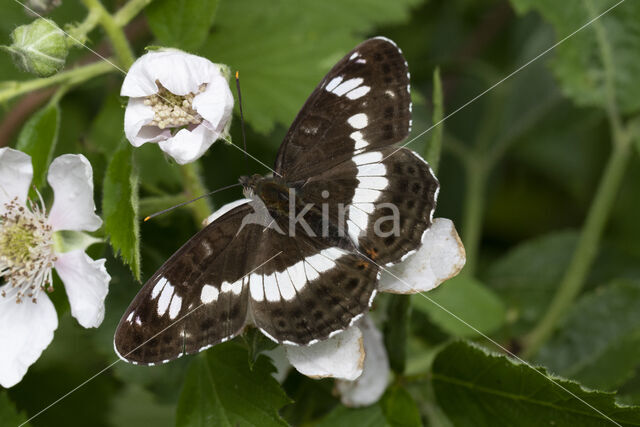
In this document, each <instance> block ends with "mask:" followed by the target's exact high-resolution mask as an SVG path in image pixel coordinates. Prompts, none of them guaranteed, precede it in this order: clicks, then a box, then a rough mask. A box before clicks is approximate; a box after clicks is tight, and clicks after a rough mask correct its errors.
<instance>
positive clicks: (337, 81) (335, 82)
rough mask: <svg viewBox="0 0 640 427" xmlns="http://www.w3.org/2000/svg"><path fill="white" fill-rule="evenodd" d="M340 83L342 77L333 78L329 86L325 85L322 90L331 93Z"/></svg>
mask: <svg viewBox="0 0 640 427" xmlns="http://www.w3.org/2000/svg"><path fill="white" fill-rule="evenodd" d="M341 81H342V76H338V77H334V78H333V79H332V80H331V81H330V82H329V84H327V87H325V88H324V89H325V90H326V91H327V92H331V91H332V90H333V89H335V87H336V86H338V85H339V84H340V82H341Z"/></svg>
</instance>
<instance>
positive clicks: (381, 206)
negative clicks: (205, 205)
mask: <svg viewBox="0 0 640 427" xmlns="http://www.w3.org/2000/svg"><path fill="white" fill-rule="evenodd" d="M410 117H411V100H410V93H409V74H408V68H407V63H406V61H405V60H404V57H403V56H402V53H401V52H400V50H399V49H398V47H397V46H396V45H395V44H394V43H393V42H391V41H390V40H388V39H384V38H374V39H370V40H367V41H365V42H364V43H362V44H360V45H359V46H357V47H356V48H355V49H354V50H353V51H351V52H350V53H348V54H347V55H346V56H345V57H344V58H343V59H342V60H340V61H339V62H338V63H337V64H336V65H335V66H334V67H333V69H332V70H331V71H330V72H329V73H328V74H327V76H326V77H325V78H324V79H323V80H322V81H321V82H320V84H319V85H318V87H317V88H316V89H315V90H314V91H313V93H312V94H311V96H310V97H309V99H308V100H307V102H306V103H305V105H304V106H303V107H302V109H301V111H300V113H299V114H298V116H297V117H296V119H295V120H294V122H293V124H292V126H291V128H290V130H289V132H288V133H287V135H286V136H285V138H284V141H283V143H282V145H281V147H280V150H279V152H278V155H277V158H276V163H275V173H274V176H273V177H271V176H268V177H262V176H260V175H251V176H248V177H242V178H241V179H240V182H241V183H242V185H243V187H244V194H245V197H246V199H243V200H239V201H237V202H234V203H232V204H230V205H228V206H227V207H225V208H222V209H220V210H219V211H218V212H216V214H215V219H214V220H213V222H212V223H210V224H209V225H208V226H207V227H206V228H204V229H203V230H201V231H200V232H198V233H197V234H196V235H195V236H193V237H192V238H191V239H190V240H189V241H188V242H187V243H185V245H184V246H183V247H182V248H180V249H179V250H178V251H177V252H176V253H175V254H174V255H173V256H172V257H171V258H169V260H167V262H166V263H165V264H164V265H163V266H162V267H161V268H160V269H159V270H158V271H157V272H156V273H155V274H154V275H153V276H152V277H151V278H150V279H149V280H148V282H147V283H146V284H145V285H144V287H143V288H142V290H141V291H140V292H139V293H138V295H137V296H136V298H135V299H134V301H133V302H132V303H131V305H130V307H129V308H128V309H127V311H126V312H125V314H124V315H123V317H122V320H121V321H120V324H119V325H118V330H117V331H116V336H115V349H116V352H117V353H118V354H119V355H120V357H122V358H123V359H124V360H127V361H129V362H132V363H141V364H155V363H159V362H166V361H169V360H172V359H175V358H176V357H179V356H181V355H183V354H185V353H196V352H198V351H202V350H204V349H206V348H209V347H211V346H212V345H215V344H217V343H220V342H224V341H226V340H228V339H230V338H233V337H234V336H236V335H238V334H240V333H241V332H242V330H243V328H244V327H245V326H246V325H249V324H250V325H254V326H256V327H257V328H259V329H260V330H261V331H262V332H263V333H264V334H265V335H267V336H268V337H270V338H271V339H273V340H274V341H277V342H279V343H285V344H295V345H308V344H312V343H314V342H317V341H318V340H323V339H326V338H328V337H331V336H333V335H334V334H336V333H338V332H340V331H342V330H344V329H346V328H348V327H350V326H351V325H352V324H353V323H354V322H356V321H357V320H358V319H359V318H360V317H361V316H362V315H363V314H364V313H365V312H366V311H367V310H368V309H369V308H370V306H371V302H372V301H373V298H374V296H375V294H376V287H377V282H378V278H379V276H380V273H381V271H382V268H383V267H384V266H385V265H391V264H394V263H397V262H400V261H402V260H403V259H405V258H406V257H407V256H409V255H410V254H411V253H413V252H415V251H416V249H417V248H418V247H419V246H420V245H421V243H422V240H423V237H424V235H425V232H426V230H427V229H428V227H429V226H430V225H431V222H432V218H433V212H434V209H435V204H436V198H437V195H438V189H439V185H438V181H437V179H436V178H435V176H434V175H433V173H432V171H431V169H430V167H429V166H428V164H427V163H426V162H425V161H424V160H422V159H421V158H420V157H419V156H418V155H417V154H415V153H413V152H412V151H410V150H407V149H405V148H396V147H394V144H396V143H398V142H400V141H402V140H403V139H405V138H406V137H407V135H408V134H409V129H410V125H411V118H410Z"/></svg>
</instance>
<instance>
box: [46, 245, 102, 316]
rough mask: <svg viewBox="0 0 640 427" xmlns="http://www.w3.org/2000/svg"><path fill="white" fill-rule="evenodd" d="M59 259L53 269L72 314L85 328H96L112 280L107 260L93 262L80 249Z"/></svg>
mask: <svg viewBox="0 0 640 427" xmlns="http://www.w3.org/2000/svg"><path fill="white" fill-rule="evenodd" d="M56 256H57V258H58V260H57V261H56V262H55V263H54V266H55V269H56V271H57V272H58V275H59V276H60V278H61V279H62V282H63V283H64V289H65V290H66V291H67V296H68V297H69V304H70V305H71V314H72V315H73V317H75V318H76V319H78V323H80V325H82V326H83V327H85V328H97V327H98V326H100V324H101V323H102V320H103V319H104V299H105V298H106V296H107V293H108V292H109V281H110V280H111V276H109V274H108V273H107V270H106V269H105V267H104V262H105V259H104V258H102V259H99V260H95V261H94V260H92V259H91V258H90V257H89V255H87V254H86V253H84V252H83V251H79V250H76V251H71V252H66V253H63V254H56Z"/></svg>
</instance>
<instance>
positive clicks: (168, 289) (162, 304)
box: [158, 282, 173, 316]
mask: <svg viewBox="0 0 640 427" xmlns="http://www.w3.org/2000/svg"><path fill="white" fill-rule="evenodd" d="M172 296H173V286H172V285H171V283H169V282H167V284H166V285H165V286H164V289H162V293H161V294H160V298H159V299H158V316H164V314H165V313H166V312H167V308H169V303H170V302H171V297H172Z"/></svg>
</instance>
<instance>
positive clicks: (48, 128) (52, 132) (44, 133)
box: [16, 104, 60, 187]
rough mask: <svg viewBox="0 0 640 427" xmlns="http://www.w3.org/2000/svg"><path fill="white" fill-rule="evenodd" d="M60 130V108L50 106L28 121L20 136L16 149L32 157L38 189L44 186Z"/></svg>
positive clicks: (34, 179)
mask: <svg viewBox="0 0 640 427" xmlns="http://www.w3.org/2000/svg"><path fill="white" fill-rule="evenodd" d="M59 128H60V108H59V107H58V105H57V104H48V105H47V106H45V107H44V108H42V109H41V110H39V111H38V112H37V113H35V114H34V115H33V116H31V118H29V120H27V122H26V123H25V124H24V126H23V127H22V130H21V131H20V135H18V143H17V144H16V149H18V150H20V151H24V152H25V153H27V154H28V155H30V156H31V161H32V163H33V183H34V184H35V185H36V186H37V187H40V186H42V184H44V179H45V177H46V173H47V169H48V168H49V163H51V156H53V151H54V149H55V147H56V144H57V142H58V131H59Z"/></svg>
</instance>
